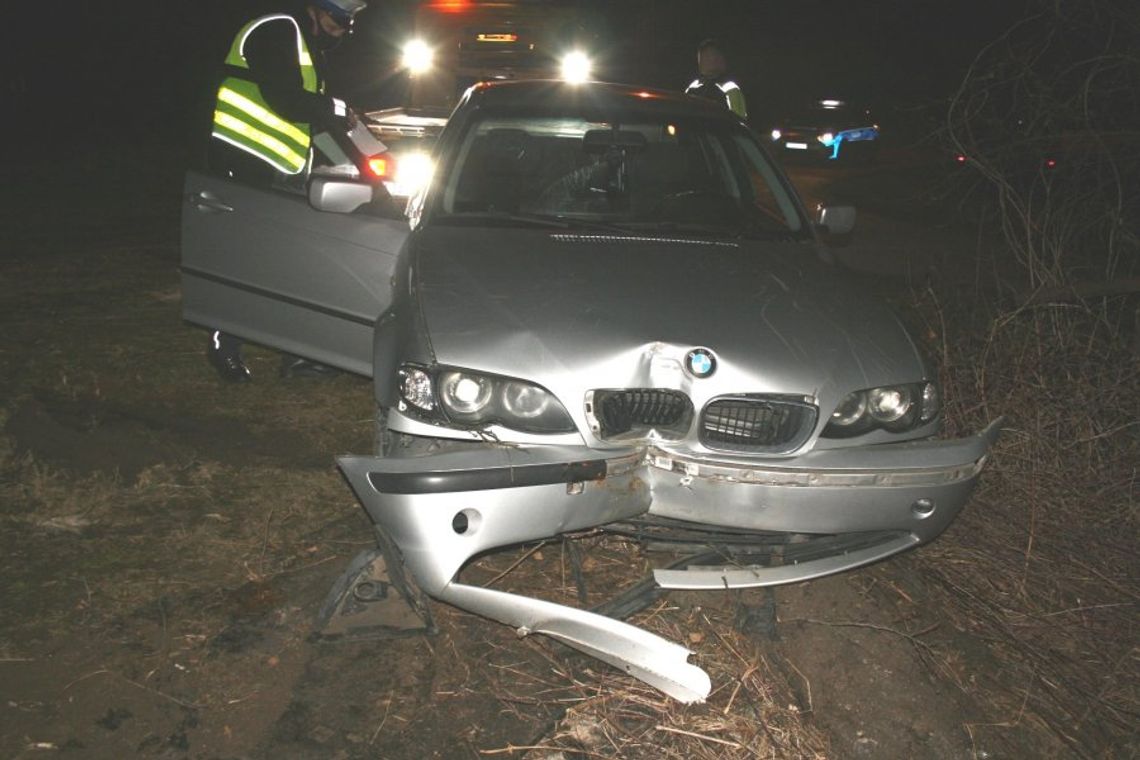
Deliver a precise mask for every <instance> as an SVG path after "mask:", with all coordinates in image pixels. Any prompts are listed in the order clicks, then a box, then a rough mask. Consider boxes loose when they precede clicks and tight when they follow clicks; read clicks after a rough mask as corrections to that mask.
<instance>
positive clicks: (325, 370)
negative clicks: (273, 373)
mask: <svg viewBox="0 0 1140 760" xmlns="http://www.w3.org/2000/svg"><path fill="white" fill-rule="evenodd" d="M336 374H337V371H336V370H335V369H333V368H332V367H329V366H326V365H324V364H318V363H316V362H311V361H309V360H308V359H302V358H301V357H299V356H291V355H289V354H285V355H284V356H282V357H281V377H286V378H288V377H333V376H334V375H336Z"/></svg>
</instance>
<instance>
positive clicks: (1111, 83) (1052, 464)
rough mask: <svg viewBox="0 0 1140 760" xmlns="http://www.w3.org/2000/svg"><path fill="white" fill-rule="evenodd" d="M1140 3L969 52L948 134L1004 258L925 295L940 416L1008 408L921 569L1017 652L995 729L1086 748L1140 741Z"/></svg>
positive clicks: (1115, 751) (1062, 15)
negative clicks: (986, 282) (993, 280)
mask: <svg viewBox="0 0 1140 760" xmlns="http://www.w3.org/2000/svg"><path fill="white" fill-rule="evenodd" d="M1134 5H1135V4H1134V3H1124V2H1117V1H1116V0H1075V2H1072V3H1060V2H1048V1H1046V0H1039V1H1038V2H1033V3H1031V4H1030V6H1029V7H1030V9H1035V11H1033V12H1032V13H1031V14H1030V15H1027V16H1026V17H1025V18H1024V19H1022V20H1021V21H1020V22H1018V23H1017V24H1015V25H1014V26H1013V27H1012V28H1011V29H1009V30H1008V31H1007V32H1006V33H1005V34H1003V35H1001V36H1000V37H999V38H998V39H997V40H995V42H994V43H993V44H991V45H989V46H988V47H986V48H985V49H984V50H983V51H982V52H981V53H980V54H979V55H978V57H977V59H976V60H975V61H974V63H973V65H972V66H971V68H970V70H969V71H968V72H967V74H966V76H965V78H964V79H963V81H962V84H961V87H960V88H959V90H958V92H957V93H956V94H955V96H954V98H953V99H952V101H951V103H950V107H949V110H948V116H947V122H946V133H947V136H948V137H949V139H950V142H951V145H952V146H953V147H954V148H955V149H956V150H958V151H961V152H962V153H964V154H965V155H967V156H968V157H969V161H968V166H969V167H970V168H971V169H972V171H971V172H970V174H969V175H968V176H969V177H970V178H972V181H973V183H974V184H973V186H972V187H971V188H970V193H971V196H970V198H971V201H972V202H973V203H975V204H976V207H977V208H978V209H979V210H980V211H981V214H980V218H981V220H982V225H983V228H982V230H981V234H983V235H985V234H987V233H989V232H994V233H996V234H998V235H999V236H1000V237H1001V239H1002V240H1003V241H1004V243H1005V251H1006V255H1005V256H1000V257H998V258H997V259H995V260H994V262H993V269H994V272H995V273H996V274H997V276H998V282H997V288H996V292H995V290H991V291H989V292H985V293H977V292H976V293H972V294H962V293H953V294H951V293H939V294H937V295H936V294H935V292H934V291H933V290H929V291H927V292H926V293H925V294H923V295H922V297H921V298H919V299H918V301H919V303H918V304H916V305H917V307H918V308H917V311H918V313H920V314H923V315H925V318H926V319H927V330H926V331H925V332H926V334H927V336H928V337H935V336H937V338H938V339H936V340H933V341H932V344H933V345H932V346H931V348H932V349H934V350H935V351H937V352H938V353H940V354H941V359H942V361H941V365H942V367H941V372H942V382H943V387H944V389H945V392H946V396H947V398H948V399H949V400H950V403H949V406H948V407H947V409H946V415H945V416H946V422H947V427H948V429H949V432H951V433H954V434H964V433H968V432H971V431H974V430H977V429H978V428H979V426H980V425H982V424H984V423H986V422H988V421H989V420H990V419H992V418H994V417H996V416H998V415H1005V416H1006V425H1005V432H1004V434H1003V438H1002V441H1001V443H1000V444H999V445H998V446H997V447H996V448H995V450H994V451H993V453H992V461H991V464H990V467H989V469H988V471H987V473H986V475H985V477H984V480H983V484H982V487H981V489H980V491H979V493H978V495H977V496H976V498H975V500H974V505H973V507H972V508H971V509H969V510H967V512H966V513H965V514H964V516H963V517H962V519H961V520H960V521H959V522H958V524H957V525H956V526H955V527H954V528H953V529H952V531H951V538H953V537H957V539H958V540H957V541H953V540H951V541H943V542H940V543H939V544H937V545H935V546H934V547H932V549H931V551H929V552H927V553H926V555H925V558H926V559H928V560H930V561H927V562H924V563H923V567H924V572H925V573H926V574H928V575H929V576H931V577H932V578H933V579H935V580H937V581H939V582H941V583H942V584H943V586H944V587H945V588H947V589H949V590H950V591H951V592H952V596H953V598H954V600H955V604H956V605H957V606H958V610H957V612H958V615H959V617H960V618H961V619H962V620H963V621H964V623H965V624H966V627H968V628H969V629H971V630H972V632H973V633H974V634H975V636H977V637H979V638H981V639H983V640H986V641H988V642H990V644H991V646H992V647H993V649H994V650H995V653H996V654H997V655H998V656H999V658H1000V661H1003V662H1004V663H1005V666H1004V667H1003V668H1002V670H1001V671H1000V672H999V673H995V674H993V675H992V677H993V678H994V679H995V680H996V681H997V682H998V684H997V685H999V686H1001V687H1004V688H1005V689H1006V690H1007V692H1008V693H1009V694H1010V695H1011V696H1013V697H1014V698H1013V699H1012V700H1011V702H1010V703H1011V704H1012V706H1013V708H1014V709H1013V710H1011V711H1010V713H1009V714H1008V715H1007V716H1005V717H1004V718H997V719H995V723H994V724H993V725H997V726H1011V725H1016V724H1018V723H1022V722H1024V723H1025V724H1034V725H1037V726H1040V727H1042V728H1043V729H1044V730H1048V731H1050V732H1052V734H1053V735H1054V738H1055V739H1057V740H1059V741H1061V742H1063V743H1064V745H1065V746H1066V747H1067V749H1068V751H1070V752H1072V753H1073V754H1076V755H1079V756H1108V757H1130V756H1134V755H1135V753H1137V752H1140V743H1138V740H1137V733H1136V730H1135V727H1136V725H1137V724H1138V723H1140V657H1138V656H1137V655H1138V653H1140V647H1138V637H1137V619H1138V617H1137V614H1136V612H1137V604H1138V602H1140V590H1138V585H1137V581H1138V580H1140V577H1138V576H1140V562H1138V560H1137V547H1136V537H1137V535H1138V533H1137V509H1136V491H1137V470H1138V468H1140V351H1138V348H1140V335H1138V331H1137V326H1138V323H1140V304H1138V303H1137V292H1140V281H1138V279H1137V275H1138V274H1140V238H1138V235H1137V233H1138V231H1140V219H1138V216H1137V215H1138V211H1140V195H1138V192H1140V150H1138V148H1137V145H1138V144H1140V143H1137V140H1136V137H1137V136H1140V134H1138V133H1137V130H1136V125H1137V124H1138V123H1140V97H1138V93H1140V59H1138V58H1137V57H1136V55H1135V51H1136V49H1137V48H1136V45H1137V40H1138V39H1140V23H1138V22H1140V17H1138V16H1137V15H1136V10H1135V7H1134ZM1050 159H1052V160H1054V161H1055V163H1052V164H1051V163H1050V162H1049V161H1050ZM1043 162H1044V163H1043ZM991 224H992V225H993V227H992V229H987V227H988V225H991ZM999 294H1001V295H999ZM1003 298H1004V299H1006V301H1005V303H1004V304H1003V303H1001V301H1002V299H1003ZM944 304H945V305H952V307H949V308H943V305H944Z"/></svg>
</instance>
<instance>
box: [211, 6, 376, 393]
mask: <svg viewBox="0 0 1140 760" xmlns="http://www.w3.org/2000/svg"><path fill="white" fill-rule="evenodd" d="M365 5H366V2H365V0H303V1H302V2H298V3H297V5H296V6H295V7H294V8H293V9H292V10H291V11H289V12H282V13H270V14H266V15H262V16H258V17H257V18H254V19H252V20H250V21H248V22H247V23H245V24H244V25H243V26H242V27H241V29H239V30H238V32H237V34H236V35H235V36H234V39H233V41H232V43H231V44H230V48H229V51H228V53H227V55H226V59H225V63H224V66H223V71H222V75H221V82H220V84H219V86H218V91H217V99H216V101H215V104H214V115H213V124H212V131H211V140H210V150H209V154H210V155H209V159H208V160H209V165H210V168H211V170H212V171H215V172H217V173H221V174H223V175H224V176H228V177H230V178H232V179H235V180H237V181H240V182H243V183H247V184H254V185H258V186H268V185H270V184H272V183H278V184H281V183H282V182H283V181H284V184H286V185H287V184H288V179H289V177H291V176H303V175H304V172H305V169H306V167H308V166H309V165H310V163H311V160H312V159H311V156H312V137H313V135H315V134H319V133H321V132H339V133H341V134H344V133H347V132H348V131H349V130H351V129H352V128H353V127H354V126H356V123H355V122H356V115H355V113H353V111H352V109H351V108H349V107H348V105H347V104H346V103H345V102H344V101H343V100H340V99H339V98H334V97H331V96H329V95H327V94H326V93H325V77H324V75H323V68H324V53H325V51H327V50H330V49H331V48H333V47H334V46H335V45H336V44H337V43H339V42H340V41H341V40H342V39H343V38H344V37H345V36H346V35H347V34H349V33H350V32H351V30H352V24H353V20H354V18H355V16H356V14H357V13H358V12H359V11H361V10H362V9H364V7H365ZM207 356H208V357H209V360H210V364H211V365H212V366H213V367H214V369H215V370H217V372H218V374H219V375H220V376H221V378H222V379H223V380H227V381H230V382H239V383H240V382H248V381H249V380H250V379H251V375H250V371H249V369H248V368H247V367H246V365H245V361H244V360H243V359H242V355H241V341H240V340H239V339H238V338H236V337H234V336H232V335H227V334H225V333H222V332H221V331H218V330H215V331H214V332H213V333H212V334H211V336H210V343H209V347H208V349H207ZM286 361H287V362H291V363H292V364H295V365H297V366H295V367H293V366H288V367H287V366H286V364H285V363H283V364H282V372H283V373H286V374H313V373H314V372H315V371H316V370H317V369H319V365H309V364H308V363H307V362H303V361H302V360H299V359H296V358H295V357H287V358H286ZM302 365H308V366H302ZM308 370H313V371H312V372H310V371H308Z"/></svg>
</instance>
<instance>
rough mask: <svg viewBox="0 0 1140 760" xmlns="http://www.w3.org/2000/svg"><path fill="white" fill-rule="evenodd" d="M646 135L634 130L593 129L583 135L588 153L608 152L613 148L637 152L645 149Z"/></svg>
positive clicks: (583, 143) (583, 146)
mask: <svg viewBox="0 0 1140 760" xmlns="http://www.w3.org/2000/svg"><path fill="white" fill-rule="evenodd" d="M647 142H648V141H647V140H646V139H645V135H643V134H641V133H640V132H635V131H633V130H628V131H627V130H615V129H591V130H590V131H588V132H586V134H585V136H583V137H582V148H583V150H585V151H586V152H587V153H607V152H609V151H610V150H611V149H613V148H617V149H619V150H625V151H630V152H632V153H636V152H639V151H642V150H644V149H645V146H646V143H647Z"/></svg>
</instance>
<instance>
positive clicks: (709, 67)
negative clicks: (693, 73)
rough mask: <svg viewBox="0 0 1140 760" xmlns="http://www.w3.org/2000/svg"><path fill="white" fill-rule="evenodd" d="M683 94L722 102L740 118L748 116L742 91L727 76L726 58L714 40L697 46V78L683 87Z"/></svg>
mask: <svg viewBox="0 0 1140 760" xmlns="http://www.w3.org/2000/svg"><path fill="white" fill-rule="evenodd" d="M685 94H686V95H695V96H696V97H699V98H708V99H709V100H715V101H718V102H720V103H724V105H725V106H727V107H728V109H729V110H730V111H732V112H733V113H734V114H736V115H737V116H739V117H740V118H742V119H747V118H748V106H747V105H745V102H744V92H743V91H742V90H741V89H740V86H739V85H738V84H736V82H734V81H733V80H732V77H731V76H729V72H728V58H727V57H726V56H725V54H724V51H723V50H721V48H720V45H718V44H717V43H716V41H715V40H705V41H704V42H702V43H701V44H700V45H698V46H697V78H696V79H694V80H693V81H692V82H691V83H690V84H689V86H688V87H686V88H685Z"/></svg>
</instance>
